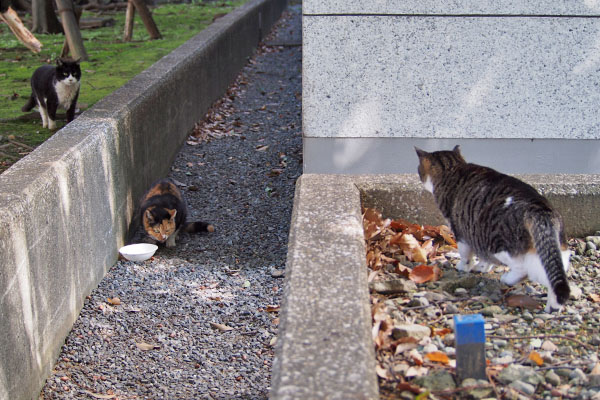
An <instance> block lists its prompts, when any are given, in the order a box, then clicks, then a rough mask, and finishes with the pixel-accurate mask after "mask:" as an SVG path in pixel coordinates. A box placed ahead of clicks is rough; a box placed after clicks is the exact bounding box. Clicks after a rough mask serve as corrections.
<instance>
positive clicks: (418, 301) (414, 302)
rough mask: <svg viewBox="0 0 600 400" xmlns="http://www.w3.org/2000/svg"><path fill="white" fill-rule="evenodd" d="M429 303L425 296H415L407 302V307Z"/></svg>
mask: <svg viewBox="0 0 600 400" xmlns="http://www.w3.org/2000/svg"><path fill="white" fill-rule="evenodd" d="M428 305H429V300H427V299H426V298H425V297H415V298H413V299H412V300H411V301H410V302H409V303H408V306H409V307H425V306H428Z"/></svg>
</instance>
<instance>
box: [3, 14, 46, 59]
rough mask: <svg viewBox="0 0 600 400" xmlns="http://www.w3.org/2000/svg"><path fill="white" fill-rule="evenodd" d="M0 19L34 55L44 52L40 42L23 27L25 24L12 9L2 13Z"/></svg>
mask: <svg viewBox="0 0 600 400" xmlns="http://www.w3.org/2000/svg"><path fill="white" fill-rule="evenodd" d="M0 19H1V20H2V21H4V22H5V23H6V25H8V27H9V28H10V30H11V31H12V32H13V33H14V34H15V36H16V37H17V39H19V41H20V42H21V43H23V44H24V45H25V47H27V48H28V49H29V50H31V51H33V52H34V53H39V52H40V51H41V50H42V44H41V43H40V41H39V40H37V38H36V37H35V36H33V33H31V32H30V31H29V29H27V28H26V27H25V25H23V22H21V19H20V18H19V16H18V15H17V13H16V12H15V11H14V10H13V9H12V8H10V7H8V10H6V11H5V12H3V13H0Z"/></svg>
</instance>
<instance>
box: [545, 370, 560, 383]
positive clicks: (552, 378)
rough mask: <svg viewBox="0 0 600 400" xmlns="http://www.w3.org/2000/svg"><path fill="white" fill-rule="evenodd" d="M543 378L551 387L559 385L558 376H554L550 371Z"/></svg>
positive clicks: (554, 373)
mask: <svg viewBox="0 0 600 400" xmlns="http://www.w3.org/2000/svg"><path fill="white" fill-rule="evenodd" d="M544 378H545V379H546V382H548V383H549V384H551V385H552V386H558V385H560V376H558V375H557V374H556V372H554V371H553V370H551V369H550V370H548V371H547V372H546V375H544Z"/></svg>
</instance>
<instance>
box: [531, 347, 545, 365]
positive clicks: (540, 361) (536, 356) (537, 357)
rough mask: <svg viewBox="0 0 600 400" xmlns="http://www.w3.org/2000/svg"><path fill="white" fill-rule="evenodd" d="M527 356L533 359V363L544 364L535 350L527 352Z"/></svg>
mask: <svg viewBox="0 0 600 400" xmlns="http://www.w3.org/2000/svg"><path fill="white" fill-rule="evenodd" d="M528 358H529V359H530V360H531V361H533V362H534V363H536V365H537V366H538V367H539V366H541V365H543V364H544V360H542V357H541V356H540V355H539V353H538V352H537V351H532V352H531V353H529V357H528Z"/></svg>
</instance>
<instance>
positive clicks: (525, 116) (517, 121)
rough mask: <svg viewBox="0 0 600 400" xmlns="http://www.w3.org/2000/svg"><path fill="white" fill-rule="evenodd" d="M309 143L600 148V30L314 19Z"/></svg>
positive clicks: (307, 43)
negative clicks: (519, 143) (495, 141)
mask: <svg viewBox="0 0 600 400" xmlns="http://www.w3.org/2000/svg"><path fill="white" fill-rule="evenodd" d="M303 32H304V37H303V40H304V47H303V51H304V52H303V57H304V58H303V68H304V71H303V74H304V75H303V82H304V83H303V124H304V134H305V136H306V137H335V138H340V137H344V138H346V137H378V138H381V137H401V138H443V139H448V138H456V139H459V138H492V137H493V138H506V139H508V138H534V139H596V138H598V135H599V134H598V132H599V131H600V122H599V120H598V118H597V116H596V110H597V105H598V104H599V103H600V91H599V90H598V87H600V74H598V71H599V68H600V58H599V57H598V54H599V53H598V46H599V45H598V37H599V36H600V19H597V18H553V17H548V18H525V17H511V18H503V17H480V18H471V17H460V18H441V17H426V16H424V17H405V16H367V17H359V16H305V17H304V19H303Z"/></svg>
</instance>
